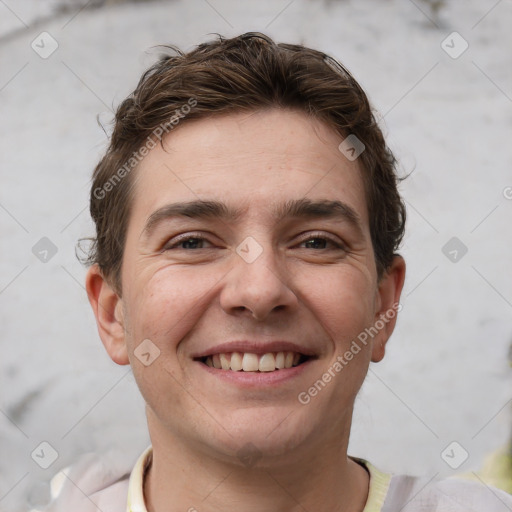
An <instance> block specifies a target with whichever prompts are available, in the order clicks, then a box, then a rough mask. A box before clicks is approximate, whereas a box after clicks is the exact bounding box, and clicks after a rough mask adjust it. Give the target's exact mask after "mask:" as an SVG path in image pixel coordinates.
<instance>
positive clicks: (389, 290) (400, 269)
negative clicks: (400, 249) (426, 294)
mask: <svg viewBox="0 0 512 512" xmlns="http://www.w3.org/2000/svg"><path fill="white" fill-rule="evenodd" d="M404 281H405V261H404V259H403V258H402V257H401V256H399V255H395V256H394V257H393V261H392V263H391V265H390V266H389V268H388V269H387V271H386V272H385V274H384V275H383V276H382V278H381V280H380V281H379V286H378V292H377V293H378V297H377V300H378V302H377V303H378V308H377V309H378V311H377V312H376V314H375V319H374V327H375V328H376V330H377V331H378V332H377V334H376V335H375V337H374V338H373V347H372V362H374V363H378V362H379V361H381V360H382V359H383V358H384V355H385V352H386V343H387V341H388V339H389V338H390V336H391V334H392V333H393V330H394V329H395V325H396V317H397V315H398V311H399V310H400V309H401V306H400V296H401V294H402V288H403V286H404Z"/></svg>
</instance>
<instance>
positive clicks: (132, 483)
mask: <svg viewBox="0 0 512 512" xmlns="http://www.w3.org/2000/svg"><path fill="white" fill-rule="evenodd" d="M152 454H153V452H152V447H151V446H150V447H148V448H147V449H146V450H144V452H143V453H142V454H141V455H140V457H139V458H138V460H137V462H136V463H135V466H133V468H132V469H131V471H128V472H126V471H122V470H120V468H115V467H114V466H115V460H110V461H107V462H105V460H104V458H101V457H100V458H95V459H94V458H89V459H87V460H84V461H82V462H81V463H80V464H78V465H77V467H71V468H67V469H65V470H63V471H62V472H61V473H59V475H60V476H59V475H57V476H56V478H55V479H54V481H52V482H53V483H52V485H53V491H54V492H53V494H54V495H56V499H55V500H54V501H53V502H52V504H50V506H49V507H48V508H47V509H45V512H69V511H70V510H72V511H73V512H98V510H100V511H103V512H125V511H127V512H147V509H146V504H145V501H144V475H145V473H146V470H147V468H148V467H149V466H150V464H151V460H152ZM351 459H352V460H354V461H356V462H358V463H359V464H361V465H363V466H364V467H365V468H366V469H367V470H368V472H369V474H370V484H369V493H368V499H367V502H366V505H365V507H364V510H363V512H397V511H401V512H511V511H512V496H511V495H510V494H507V493H506V492H504V491H501V490H498V489H496V488H494V487H491V486H488V485H487V484H485V483H484V482H481V481H479V482H471V481H468V480H464V479H460V478H456V477H452V478H446V479H443V480H433V479H429V478H420V477H415V476H408V475H393V474H389V473H385V472H383V471H381V470H379V469H377V468H376V467H375V466H373V465H372V464H371V463H369V462H368V461H366V460H364V459H359V458H356V457H351ZM57 495H58V496H57Z"/></svg>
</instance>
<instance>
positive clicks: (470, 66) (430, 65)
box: [0, 0, 512, 510]
mask: <svg viewBox="0 0 512 512" xmlns="http://www.w3.org/2000/svg"><path fill="white" fill-rule="evenodd" d="M440 4H443V5H442V6H441V8H440V9H437V10H436V9H432V8H431V6H430V5H429V2H422V1H420V0H417V1H415V2H413V1H412V0H411V1H409V0H402V1H399V0H385V1H382V0H380V1H378V0H361V1H359V2H355V1H352V2H351V1H348V0H346V1H342V0H338V1H335V0H332V1H330V2H328V1H323V0H292V1H290V0H284V1H277V0H276V1H270V0H262V1H260V0H258V1H246V2H234V1H228V0H209V1H206V0H190V1H184V0H182V1H178V0H177V1H167V2H166V1H161V2H156V1H155V2H137V3H124V2H85V1H84V2H76V1H69V2H62V1H61V2H57V1H55V2H50V1H48V2H42V1H39V2H38V1H35V0H32V1H29V0H25V1H21V0H20V1H18V2H16V1H14V0H0V119H1V120H2V136H1V137H0V163H1V165H0V173H1V187H0V233H1V235H2V236H1V238H0V240H1V242H0V243H1V246H0V251H1V252H0V254H1V266H0V308H1V309H0V315H1V317H0V320H1V322H2V329H1V331H0V332H1V334H0V336H1V355H2V357H1V358H0V453H1V457H0V510H26V509H27V508H28V507H38V506H40V505H41V504H43V503H44V501H45V499H46V498H47V490H46V487H45V486H46V484H47V482H48V480H49V479H50V478H51V476H52V475H54V474H55V473H56V472H57V471H58V470H59V469H61V468H62V467H64V466H66V465H68V464H70V463H72V462H73V461H74V460H76V458H77V457H78V456H80V455H81V454H83V453H85V452H89V451H93V452H99V453H104V452H106V451H112V453H115V454H117V456H118V457H119V458H120V460H121V459H122V460H123V461H125V462H126V464H131V462H132V461H133V460H135V458H136V457H137V455H138V454H139V453H140V452H141V451H142V450H143V449H144V447H145V446H146V445H147V444H148V437H147V432H146V425H145V417H144V409H143V402H142V400H141V398H140V396H139V394H138V390H137V388H136V385H135V383H134V381H133V378H132V375H131V372H130V371H129V369H128V368H127V367H122V368H121V367H117V366H116V365H115V364H114V363H112V362H111V361H110V359H109V358H108V356H107V355H106V353H105V352H104V349H103V347H102V345H101V342H100V340H99V337H98V335H97V331H96V326H95V322H94V318H93V314H92V312H91V310H90V307H89V304H88V301H87V298H86V293H85V290H84V288H83V283H84V275H85V269H84V268H83V267H82V266H81V265H80V263H79V262H78V261H77V260H76V257H75V253H74V247H75V244H76V241H77V240H78V239H79V238H80V237H84V236H89V235H92V234H93V229H92V223H91V221H90V219H89V215H88V209H87V208H88V192H89V180H90V175H91V172H92V169H93V167H94V165H95V163H96V162H97V160H98V158H99V157H100V155H101V154H102V151H104V149H105V145H106V141H107V139H106V136H105V133H104V132H103V130H102V129H101V127H100V126H99V125H98V124H97V122H96V115H97V114H99V115H100V119H101V120H102V121H104V122H106V123H108V121H109V120H110V116H111V112H110V109H112V108H113V107H115V106H117V105H118V104H119V102H120V101H121V100H122V99H123V98H124V97H125V96H126V95H127V94H128V93H129V92H130V91H131V90H132V89H133V87H134V86H135V84H136V82H137V80H138V78H139V75H140V74H141V72H142V71H143V70H144V69H145V68H147V67H148V66H149V65H150V64H151V63H152V62H153V61H154V59H155V53H156V52H155V50H152V49H151V47H153V46H154V45H156V44H160V43H172V44H177V45H178V46H180V47H181V48H182V49H184V50H188V49H191V48H192V47H193V46H195V45H196V44H198V43H200V42H202V41H206V40H209V39H211V38H212V37H213V35H212V34H213V33H217V32H218V33H221V34H223V35H225V36H232V35H237V34H240V33H242V32H245V31H249V30H251V31H253V30H260V31H263V32H265V33H268V34H269V35H270V36H272V37H274V38H275V39H276V40H278V41H281V42H294V43H297V42H299V43H304V44H306V45H309V46H312V47H314V48H318V49H321V50H323V51H326V52H328V53H330V54H332V55H333V56H335V57H336V58H338V59H339V60H340V61H341V62H342V63H343V64H345V65H346V66H347V67H348V68H349V69H350V70H351V71H352V72H353V73H354V75H355V76H356V78H357V79H358V80H359V81H360V82H361V84H362V85H363V87H364V88H365V89H366V90H367V91H368V93H369V96H370V98H371V100H372V102H373V104H374V106H375V108H376V109H377V110H378V112H379V113H380V116H381V118H382V121H381V122H382V125H383V127H384V129H385V131H386V134H387V136H388V140H389V142H390V144H391V146H392V148H393V150H394V151H395V152H396V154H397V156H398V157H399V158H400V160H401V172H403V173H407V172H411V171H412V174H411V175H410V177H409V178H408V179H407V180H406V181H405V182H404V183H403V185H402V192H403V194H404V197H405V199H406V201H407V206H408V214H409V219H408V226H407V228H408V231H407V236H406V238H405V240H404V244H403V248H402V251H401V252H402V254H403V255H404V257H405V258H406V261H407V263H408V274H407V279H406V285H405V290H404V294H403V300H402V304H403V310H402V312H401V313H400V315H399V321H398V326H397V329H396V331H395V334H394V335H393V338H392V340H391V342H390V344H389V349H388V352H387V355H386V358H385V359H384V361H382V362H381V363H379V364H375V365H373V364H372V366H371V369H370V372H369V375H368V378H367V380H366V382H365V384H364V386H363V389H362V391H361V393H360V395H359V397H358V400H357V405H356V412H355V418H354V426H353V430H352V438H351V445H350V453H351V454H353V455H357V456H360V457H365V458H368V459H370V460H371V461H372V462H373V463H374V464H375V465H377V466H379V467H381V468H382V469H385V470H388V471H395V472H408V473H412V474H422V475H427V476H434V475H439V476H447V475H450V474H453V473H454V472H455V471H454V470H452V469H451V468H450V467H449V466H448V465H447V464H446V462H445V461H444V460H443V458H442V457H441V453H442V451H443V450H444V449H445V448H446V446H447V445H449V444H450V443H451V442H453V441H457V442H458V443H460V445H461V446H462V447H463V448H464V449H465V450H466V451H467V452H468V453H469V458H468V459H467V461H466V462H465V463H464V464H463V465H461V466H460V467H459V468H457V471H459V472H470V471H474V470H477V469H478V468H479V467H480V466H481V464H482V461H483V458H484V457H485V456H486V455H487V454H488V453H490V452H492V451H493V450H496V449H498V448H500V447H501V446H503V445H504V444H505V443H506V441H507V440H508V438H509V435H510V430H511V428H510V427H511V424H512V420H511V414H510V409H511V407H510V401H511V400H512V392H511V385H510V384H511V373H512V371H511V369H510V366H509V363H508V360H507V352H508V347H509V345H510V340H511V333H512V321H511V319H512V315H511V312H512V291H511V282H512V279H511V278H512V270H511V264H510V261H511V252H512V251H511V248H512V231H511V230H510V222H509V221H510V218H511V213H512V200H510V197H511V196H512V189H510V187H512V173H511V168H512V166H511V164H512V154H511V151H510V140H512V139H511V135H512V134H511V131H512V130H511V118H512V66H511V65H510V63H511V62H510V60H511V59H510V48H512V40H511V39H512V36H511V32H510V26H512V23H511V22H512V3H511V2H510V1H509V0H502V1H495V0H492V1H477V0H471V1H464V2H463V1H451V2H450V1H446V2H441V3H440ZM454 31H456V32H457V33H458V34H460V36H461V37H463V38H464V40H465V41H467V43H468V44H469V47H468V49H467V50H466V51H465V52H464V53H463V54H462V55H460V56H459V57H458V58H456V59H454V58H452V57H451V56H450V55H448V54H447V53H446V52H445V51H444V50H443V47H442V44H443V41H445V40H446V38H447V37H448V36H449V35H450V34H451V33H452V32H454ZM42 32H48V33H49V34H50V35H51V37H52V38H54V39H55V41H57V44H58V48H57V50H56V51H55V52H54V53H53V54H52V55H50V56H49V57H48V58H41V57H40V56H39V55H38V54H37V53H36V52H35V51H34V50H33V49H32V47H31V43H32V42H33V41H35V44H38V41H39V42H40V41H41V37H43V36H41V35H40V34H41V33H42ZM44 37H46V36H44ZM452 40H453V38H452V39H448V44H449V45H451V46H453V47H454V50H456V49H457V48H459V49H460V48H461V47H460V45H459V46H457V45H458V44H459V43H460V40H458V41H459V42H457V44H456V43H455V42H453V43H452V42H450V41H452ZM39 44H40V43H39ZM444 44H445V47H446V42H445V43H444ZM46 48H48V46H46ZM507 187H508V188H507ZM43 237H47V238H48V239H49V240H50V241H51V243H52V244H53V246H54V249H53V252H55V251H56V252H55V254H54V255H53V256H52V257H51V258H50V257H48V261H47V262H46V263H45V262H42V261H40V259H38V258H37V257H36V255H35V254H34V252H33V247H34V246H35V245H36V244H37V243H38V242H39V243H43V244H44V243H47V242H40V240H41V239H42V238H43ZM453 237H456V238H457V240H456V241H455V242H451V243H452V244H453V243H455V246H453V247H462V245H461V244H464V246H465V247H466V248H467V253H466V254H465V255H464V256H463V257H461V258H460V259H459V261H456V262H453V261H451V260H450V259H449V258H448V257H447V255H446V254H445V253H448V251H449V250H452V249H453V247H452V246H450V245H449V246H448V250H447V249H445V250H444V252H443V247H444V246H445V244H447V243H448V242H449V240H451V239H452V238H453ZM35 252H36V253H37V251H35ZM460 254H461V253H460ZM49 255H51V252H50V253H49ZM448 256H449V254H448ZM43 441H45V442H48V443H50V445H51V446H52V447H53V448H54V449H55V450H56V452H57V453H58V458H57V459H56V460H55V462H54V463H53V464H52V465H51V466H50V467H49V468H48V469H42V468H40V467H39V466H38V465H37V464H36V463H35V462H34V460H33V459H32V458H31V453H32V452H33V451H34V450H35V449H36V448H37V447H38V446H39V445H40V443H41V442H43ZM36 453H37V450H36ZM123 463H124V462H123Z"/></svg>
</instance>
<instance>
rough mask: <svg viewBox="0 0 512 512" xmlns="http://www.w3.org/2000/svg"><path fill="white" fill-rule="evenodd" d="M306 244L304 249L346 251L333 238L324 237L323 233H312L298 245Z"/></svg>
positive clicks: (340, 243)
mask: <svg viewBox="0 0 512 512" xmlns="http://www.w3.org/2000/svg"><path fill="white" fill-rule="evenodd" d="M303 244H306V247H305V248H306V249H324V250H328V249H334V250H336V249H340V250H346V247H345V245H344V244H343V243H342V242H341V241H340V240H337V239H335V238H334V237H330V236H326V235H325V234H324V233H314V234H313V235H309V236H308V237H307V238H304V239H303V240H302V241H301V242H300V243H299V245H301V246H302V245H303Z"/></svg>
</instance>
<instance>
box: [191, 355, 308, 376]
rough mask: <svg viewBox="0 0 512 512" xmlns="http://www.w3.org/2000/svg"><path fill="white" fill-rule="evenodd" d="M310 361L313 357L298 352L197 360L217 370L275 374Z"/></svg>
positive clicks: (224, 356)
mask: <svg viewBox="0 0 512 512" xmlns="http://www.w3.org/2000/svg"><path fill="white" fill-rule="evenodd" d="M309 359H312V357H310V356H306V355H304V354H299V353H298V352H267V353H266V354H254V353H252V352H229V353H222V354H212V355H210V356H205V357H199V358H196V359H195V360H196V361H200V362H201V363H203V364H205V365H207V366H209V367H210V368H215V369H217V370H228V371H234V372H240V371H242V372H274V371H277V370H284V369H288V368H293V367H295V366H299V365H301V364H303V363H305V362H306V361H308V360H309Z"/></svg>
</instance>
